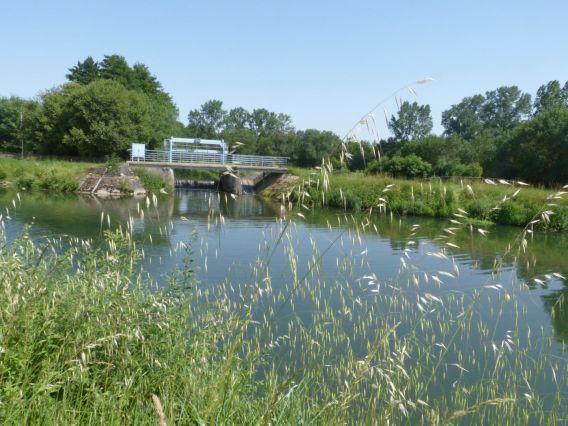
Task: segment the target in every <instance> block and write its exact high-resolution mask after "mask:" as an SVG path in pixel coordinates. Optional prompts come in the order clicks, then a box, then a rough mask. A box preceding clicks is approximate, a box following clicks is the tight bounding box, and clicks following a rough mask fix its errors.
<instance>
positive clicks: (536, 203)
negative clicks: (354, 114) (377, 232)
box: [291, 168, 568, 231]
mask: <svg viewBox="0 0 568 426" xmlns="http://www.w3.org/2000/svg"><path fill="white" fill-rule="evenodd" d="M291 173H293V174H295V175H297V176H300V177H301V178H302V184H300V186H299V187H296V189H295V190H294V192H293V193H292V194H291V196H292V198H293V200H295V201H298V200H300V201H301V202H302V204H306V205H309V204H314V205H317V206H329V207H334V208H340V209H345V210H348V211H360V210H370V209H373V210H374V211H376V212H393V213H394V214H400V215H414V216H427V217H439V218H451V217H453V219H454V220H459V219H461V220H462V221H475V222H476V223H487V224H490V223H495V224H501V225H513V226H525V225H526V224H528V223H529V222H531V221H532V220H535V218H536V219H539V218H541V217H542V213H543V212H544V211H553V212H554V214H550V215H548V216H549V217H548V218H547V219H546V220H541V221H539V222H538V223H536V224H535V226H536V227H540V228H546V229H551V230H559V231H568V202H567V201H566V200H563V199H560V198H558V197H557V198H554V196H555V194H556V192H555V191H552V190H544V189H539V188H531V187H526V186H523V185H519V184H516V183H513V184H509V185H507V184H504V183H500V182H499V181H496V182H494V183H495V184H494V185H493V184H488V183H485V182H484V181H480V180H477V181H459V180H458V181H452V182H449V181H443V180H439V179H434V180H404V179H393V178H390V177H387V176H382V175H365V174H363V173H344V174H337V173H326V172H325V171H320V170H318V171H313V170H312V171H310V170H306V169H297V168H292V169H291ZM326 186H327V189H325V187H326ZM305 194H307V196H306V195H305ZM556 195H557V194H556ZM561 195H562V194H561ZM549 204H550V205H549ZM458 209H462V210H464V211H466V212H467V217H466V215H465V214H464V215H463V216H464V217H462V218H459V217H455V213H456V212H457V211H458Z"/></svg>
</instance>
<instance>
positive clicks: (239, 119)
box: [225, 107, 252, 129]
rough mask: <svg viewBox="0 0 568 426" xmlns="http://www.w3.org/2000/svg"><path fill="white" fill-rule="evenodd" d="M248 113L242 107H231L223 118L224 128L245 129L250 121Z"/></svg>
mask: <svg viewBox="0 0 568 426" xmlns="http://www.w3.org/2000/svg"><path fill="white" fill-rule="evenodd" d="M251 119H252V118H251V115H250V113H249V112H248V111H247V110H246V109H244V108H243V107H237V108H233V109H231V110H230V111H229V113H228V114H227V116H226V118H225V128H226V129H245V128H247V127H248V125H249V123H250V122H251Z"/></svg>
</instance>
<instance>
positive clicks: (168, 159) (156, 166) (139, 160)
mask: <svg viewBox="0 0 568 426" xmlns="http://www.w3.org/2000/svg"><path fill="white" fill-rule="evenodd" d="M128 164H129V165H130V166H135V167H141V166H142V167H147V168H149V169H151V170H153V171H154V172H157V173H159V174H160V175H161V176H162V177H163V178H164V179H165V181H166V182H168V183H169V184H171V185H172V186H173V185H175V175H174V171H175V170H213V171H218V172H219V182H220V187H221V189H222V190H225V191H227V192H232V193H236V194H240V193H242V191H243V189H242V186H243V184H242V181H241V178H240V177H239V172H240V171H248V172H260V174H261V178H260V180H258V182H255V184H254V186H255V187H257V186H258V187H261V186H262V185H263V182H262V181H265V182H264V184H266V182H268V181H270V180H273V179H274V177H275V176H280V175H281V174H283V173H286V172H287V171H288V158H286V157H271V156H260V155H241V154H233V153H230V152H228V146H227V144H226V143H225V142H224V141H222V140H212V139H189V138H175V137H171V138H169V139H166V140H165V141H164V149H146V145H144V144H139V143H133V144H132V149H131V150H130V161H128Z"/></svg>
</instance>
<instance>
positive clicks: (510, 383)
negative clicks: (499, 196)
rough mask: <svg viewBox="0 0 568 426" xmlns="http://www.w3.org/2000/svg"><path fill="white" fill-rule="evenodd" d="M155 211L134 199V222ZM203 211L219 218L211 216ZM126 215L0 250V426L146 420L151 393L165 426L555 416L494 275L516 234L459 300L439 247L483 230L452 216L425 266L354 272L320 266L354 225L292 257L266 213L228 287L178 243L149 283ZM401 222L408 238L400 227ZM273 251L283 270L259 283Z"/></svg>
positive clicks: (561, 391) (511, 292)
mask: <svg viewBox="0 0 568 426" xmlns="http://www.w3.org/2000/svg"><path fill="white" fill-rule="evenodd" d="M18 203H19V200H18V199H17V198H16V199H15V206H14V207H9V209H10V210H12V209H17V208H18ZM158 203H159V201H158V199H157V197H154V198H153V199H152V201H151V202H148V204H144V203H142V204H143V205H141V207H140V208H141V209H142V210H146V214H144V215H142V214H140V217H143V216H144V217H146V218H150V217H151V216H152V214H151V213H152V212H151V210H152V209H154V208H156V209H157V204H158ZM456 213H458V211H456ZM10 214H11V216H15V214H14V212H10ZM209 215H210V218H209V219H208V220H210V221H211V223H223V221H222V220H221V213H220V211H210V212H209ZM346 216H347V215H346ZM292 217H296V215H292ZM138 220H141V219H138V218H130V219H129V220H127V221H126V223H122V224H121V225H118V224H114V223H113V224H112V225H113V226H111V222H110V219H109V217H108V215H103V216H102V217H101V225H100V226H101V233H102V234H104V239H103V240H102V241H101V242H99V243H95V242H92V241H82V240H77V239H75V238H69V239H65V238H63V237H57V238H54V239H39V240H36V241H33V240H32V239H30V238H29V237H28V236H27V234H26V233H24V234H23V235H21V236H20V237H19V238H18V239H16V240H14V241H9V242H6V243H7V244H4V241H3V242H2V243H3V244H0V282H2V283H3V285H2V288H1V289H0V330H1V333H0V380H1V382H2V386H1V387H0V401H1V402H2V404H0V419H1V420H2V423H3V424H22V423H24V424H27V423H31V424H151V425H153V424H157V420H156V417H157V414H156V412H157V409H156V405H157V402H155V401H158V400H159V406H160V407H161V411H163V417H164V418H165V421H166V422H167V424H282V425H288V424H322V425H334V424H365V423H366V424H388V423H390V424H458V423H465V424H511V425H518V424H531V423H532V424H558V423H560V422H561V421H562V419H565V418H566V416H567V415H568V411H567V410H568V404H567V400H568V394H567V389H568V371H567V369H566V367H567V362H566V358H565V356H564V355H563V354H564V353H565V352H562V350H565V347H564V349H561V350H560V351H558V343H555V342H554V341H553V338H552V337H551V336H549V335H546V333H545V332H544V330H543V329H542V328H541V327H540V325H535V324H533V323H532V322H531V321H530V317H529V315H528V314H527V311H526V305H524V303H523V299H522V294H523V292H525V291H526V285H525V284H524V283H523V282H521V281H520V280H518V279H517V278H516V277H515V276H510V275H508V274H507V273H503V275H501V273H502V272H503V271H501V268H500V262H501V261H502V260H503V259H508V260H509V261H512V260H513V259H516V260H518V261H519V262H522V263H523V264H524V261H525V260H526V259H528V258H530V251H531V241H530V238H528V235H529V229H525V230H523V231H520V232H519V236H520V238H519V240H518V243H517V244H515V243H514V242H512V245H511V247H510V248H508V249H506V248H504V250H503V251H502V252H501V253H500V254H499V258H498V259H497V258H496V262H495V270H494V271H493V272H494V274H493V275H491V274H488V275H487V281H486V282H485V284H484V285H481V286H475V287H470V288H467V289H463V290H462V291H459V292H458V291H444V283H443V281H448V280H450V279H451V277H452V276H454V277H455V276H459V275H460V274H464V275H467V269H466V270H463V269H464V268H463V265H461V264H460V262H459V259H458V260H456V259H455V258H454V255H453V253H452V244H459V243H460V241H459V238H460V237H464V238H469V239H471V238H485V237H484V235H483V234H482V233H478V232H475V233H474V234H473V236H472V235H470V227H469V226H467V225H464V224H461V225H460V224H452V225H450V226H451V227H452V229H453V231H452V232H453V234H449V236H447V237H446V238H445V239H441V241H442V243H440V244H439V245H438V246H437V248H436V249H434V250H435V251H433V252H432V253H431V256H432V257H435V258H436V259H438V260H439V264H438V265H439V266H438V267H437V268H436V270H424V269H422V268H421V267H420V263H419V262H420V258H421V257H422V256H424V254H421V253H420V252H418V251H416V252H414V251H412V250H405V251H404V253H401V262H400V268H399V269H398V272H397V273H396V275H395V276H393V277H391V278H388V279H379V278H377V276H376V275H375V274H374V273H373V271H369V273H368V274H365V275H362V276H359V275H354V274H353V270H354V268H353V264H354V262H359V258H356V257H354V256H349V255H346V256H345V257H343V258H342V259H341V261H338V262H337V264H336V267H335V270H334V271H329V270H325V271H323V273H322V269H323V266H322V265H323V261H322V259H323V258H324V257H325V256H326V255H327V254H328V253H329V252H330V251H331V250H334V249H339V250H341V251H343V250H345V248H344V247H345V245H344V241H341V239H342V238H344V239H345V240H350V241H352V242H353V244H354V250H356V252H357V253H359V252H363V251H364V250H365V247H364V245H363V243H362V242H361V235H360V232H361V230H364V229H365V228H366V227H369V226H370V225H369V223H368V222H366V221H365V220H364V218H363V219H360V220H359V221H356V219H351V220H352V222H351V223H350V224H349V226H348V227H346V230H345V232H344V233H342V234H340V235H339V236H338V237H337V239H333V240H330V241H326V242H325V243H323V244H322V245H318V244H316V243H315V242H311V243H310V246H311V252H310V253H308V254H307V255H306V253H305V252H300V251H299V249H298V247H297V245H296V242H297V240H298V239H302V240H305V239H306V238H309V236H307V235H305V234H301V235H299V234H298V232H297V230H296V222H295V221H294V220H290V218H284V219H282V220H278V221H275V223H274V224H273V225H271V226H268V227H267V228H266V229H264V230H263V231H262V232H264V237H265V242H264V244H262V246H261V247H260V249H259V256H258V258H257V260H256V261H255V262H254V263H252V264H251V265H249V266H250V271H251V273H250V278H249V279H248V281H247V282H245V283H243V284H237V283H234V282H232V281H231V280H230V279H229V278H227V280H226V281H224V282H221V283H219V284H218V285H215V286H210V287H205V286H202V285H201V284H200V283H199V282H197V281H196V280H195V279H194V275H193V270H192V268H193V267H194V266H193V264H192V262H191V261H192V259H193V256H194V255H195V254H194V253H193V251H194V250H195V251H197V245H195V246H193V245H192V240H191V239H188V240H185V242H184V244H178V245H176V246H175V248H174V247H172V251H176V252H177V253H185V255H186V256H187V257H185V259H186V262H185V263H183V264H180V266H179V267H178V268H177V269H176V270H173V271H171V272H170V276H169V279H167V280H166V283H165V284H164V285H163V286H160V287H159V286H158V285H157V283H156V282H155V281H154V280H152V279H151V278H150V277H149V275H148V274H147V273H146V271H145V270H144V268H143V265H144V264H143V263H140V262H142V261H143V260H144V258H145V257H146V253H145V250H144V247H142V246H139V245H137V243H135V241H137V239H135V238H134V231H133V230H134V229H135V228H136V227H137V226H139V225H140V223H139V222H137V221H138ZM145 220H149V219H145ZM346 220H347V219H346ZM0 229H4V227H0ZM162 232H163V233H164V234H167V233H169V232H172V233H173V232H176V231H175V230H173V229H171V228H170V227H169V226H165V227H164V228H163V231H162ZM411 232H412V234H411V235H413V236H414V237H413V238H416V239H419V238H420V235H421V231H420V227H419V226H418V225H413V226H412V229H411ZM3 238H5V237H4V236H3ZM138 241H139V240H138ZM523 241H526V244H525V243H523ZM193 247H194V248H193ZM274 256H284V257H285V258H286V259H287V265H286V266H285V267H284V270H281V268H280V267H279V268H278V271H275V274H274V275H273V274H272V273H271V269H270V265H271V260H272V259H273V258H274ZM328 264H329V263H328ZM531 264H532V263H531V262H527V267H529V266H530V265H531ZM140 265H142V269H140ZM550 272H551V274H552V273H555V271H550ZM282 277H284V278H282ZM540 278H542V280H545V279H546V278H545V277H540ZM278 280H283V286H281V285H276V282H277V281H278ZM439 290H441V291H439ZM562 303H563V302H562ZM487 306H490V307H491V309H485V307H487ZM306 311H308V312H310V317H309V318H306V316H305V315H304V314H305V312H306ZM508 318H514V319H515V321H514V323H515V326H514V327H512V328H511V329H506V328H504V327H503V323H504V322H505V320H506V319H508ZM554 345H556V346H554ZM555 348H556V349H555Z"/></svg>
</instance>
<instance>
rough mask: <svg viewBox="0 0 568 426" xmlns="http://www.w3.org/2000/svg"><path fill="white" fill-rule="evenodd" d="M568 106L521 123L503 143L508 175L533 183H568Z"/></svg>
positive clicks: (500, 151)
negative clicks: (567, 161) (567, 165)
mask: <svg viewBox="0 0 568 426" xmlns="http://www.w3.org/2000/svg"><path fill="white" fill-rule="evenodd" d="M566 158H568V107H565V106H560V107H557V108H553V109H550V110H548V111H544V112H542V113H540V114H538V115H537V116H535V117H534V118H533V119H532V120H528V121H525V122H523V123H521V124H519V125H518V126H517V127H516V128H515V129H514V130H513V131H512V132H511V133H510V134H509V135H507V137H506V139H505V140H504V141H503V142H502V143H501V144H500V146H499V147H498V151H497V161H498V162H499V163H501V164H503V168H502V171H503V175H504V177H510V178H516V179H522V180H526V181H529V182H533V183H542V184H546V185H550V184H555V183H557V184H566V183H568V168H567V167H566Z"/></svg>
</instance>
